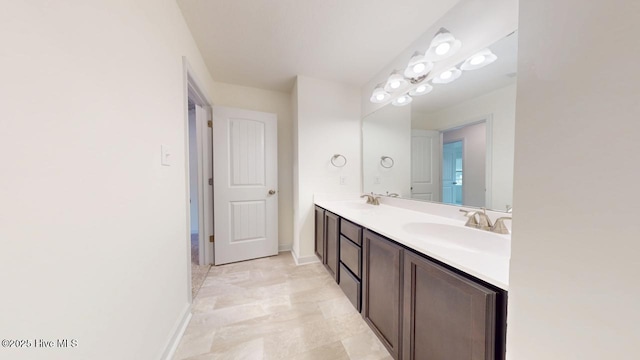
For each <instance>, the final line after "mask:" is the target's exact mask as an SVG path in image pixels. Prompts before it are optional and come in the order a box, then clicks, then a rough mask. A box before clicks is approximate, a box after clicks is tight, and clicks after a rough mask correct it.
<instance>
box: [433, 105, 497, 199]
mask: <svg viewBox="0 0 640 360" xmlns="http://www.w3.org/2000/svg"><path fill="white" fill-rule="evenodd" d="M480 123H485V132H486V134H485V160H484V161H485V171H484V188H485V191H484V207H485V208H487V209H492V208H493V206H492V205H493V204H492V202H493V201H492V200H493V190H492V185H493V183H492V181H493V114H487V115H483V116H478V117H476V118H474V119H472V120H469V121H465V122H463V123H461V124H460V125H456V126H452V127H449V128H445V129H442V130H440V156H441V157H442V150H443V147H444V142H443V134H444V133H445V132H447V131H452V130H458V129H460V128H463V127H466V126H469V125H476V124H480ZM462 156H463V157H466V154H465V153H464V149H463V155H462ZM464 164H465V161H464V158H463V160H462V169H463V170H462V173H463V174H464ZM440 177H442V159H440ZM440 180H442V179H440ZM440 187H442V181H441V183H440ZM462 198H463V205H464V187H463V191H462Z"/></svg>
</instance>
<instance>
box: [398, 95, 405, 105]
mask: <svg viewBox="0 0 640 360" xmlns="http://www.w3.org/2000/svg"><path fill="white" fill-rule="evenodd" d="M406 101H407V98H405V97H404V96H402V97H399V98H398V104H404V103H405V102H406Z"/></svg>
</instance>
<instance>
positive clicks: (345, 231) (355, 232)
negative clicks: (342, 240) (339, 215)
mask: <svg viewBox="0 0 640 360" xmlns="http://www.w3.org/2000/svg"><path fill="white" fill-rule="evenodd" d="M340 233H341V234H342V235H344V236H346V237H347V238H349V240H351V241H353V242H354V243H356V244H358V245H362V228H361V227H360V226H358V225H356V224H354V223H352V222H350V221H348V220H345V219H340Z"/></svg>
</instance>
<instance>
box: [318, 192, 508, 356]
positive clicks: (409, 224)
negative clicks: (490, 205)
mask: <svg viewBox="0 0 640 360" xmlns="http://www.w3.org/2000/svg"><path fill="white" fill-rule="evenodd" d="M356 199H358V198H357V197H354V198H353V199H350V200H345V199H325V198H322V197H316V199H315V205H316V207H315V225H316V230H315V252H316V255H317V256H318V258H319V259H320V260H321V261H322V263H323V264H324V265H325V267H326V269H327V271H328V272H329V273H330V274H331V276H332V277H333V278H334V279H335V280H336V282H337V283H338V284H339V285H340V287H341V288H342V290H343V291H344V293H345V294H346V296H347V297H348V298H349V300H350V301H351V303H352V304H353V305H354V307H355V308H356V309H357V310H358V311H360V312H361V314H362V316H363V318H364V319H365V321H366V323H367V324H368V325H369V326H370V327H371V329H372V330H373V332H374V333H375V334H376V335H377V336H378V338H379V339H380V341H381V342H382V343H383V344H384V345H385V346H386V347H387V349H388V350H389V352H390V353H391V355H392V356H393V357H394V359H460V360H462V359H470V360H471V359H474V360H480V359H483V360H492V359H500V360H502V359H504V358H505V339H506V309H507V290H508V274H509V257H510V242H511V240H510V235H503V234H497V233H493V232H490V231H486V230H479V229H475V228H470V227H467V226H465V223H466V221H467V220H468V219H467V218H466V217H465V216H464V214H463V213H461V212H460V211H459V208H458V207H455V206H448V205H441V204H434V203H420V202H415V201H407V200H403V199H394V198H387V197H385V198H383V199H381V200H380V205H373V204H367V203H365V201H364V200H360V199H358V200H356ZM502 215H504V214H502ZM498 216H499V214H495V213H492V212H489V217H491V218H493V219H496V218H497V217H498Z"/></svg>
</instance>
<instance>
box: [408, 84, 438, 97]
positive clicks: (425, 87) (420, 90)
mask: <svg viewBox="0 0 640 360" xmlns="http://www.w3.org/2000/svg"><path fill="white" fill-rule="evenodd" d="M431 90H433V86H431V85H429V84H421V85H420V86H418V87H417V88H415V89H413V90H411V91H409V95H411V96H420V95H425V94H428V93H430V92H431Z"/></svg>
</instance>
